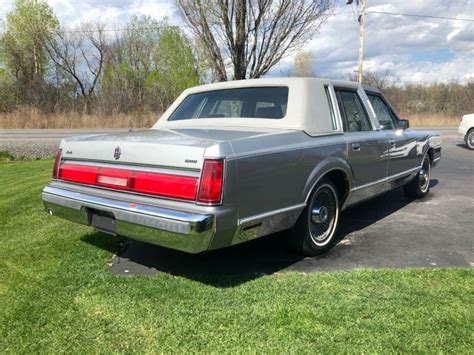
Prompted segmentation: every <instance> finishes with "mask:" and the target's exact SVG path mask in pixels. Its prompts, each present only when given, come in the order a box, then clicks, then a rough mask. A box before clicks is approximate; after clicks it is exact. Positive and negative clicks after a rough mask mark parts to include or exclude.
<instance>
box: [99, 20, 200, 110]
mask: <svg viewBox="0 0 474 355" xmlns="http://www.w3.org/2000/svg"><path fill="white" fill-rule="evenodd" d="M199 82H200V80H199V75H198V70H197V62H196V59H195V57H194V54H193V50H192V48H191V45H190V43H189V41H188V39H187V38H186V36H185V35H184V34H183V33H182V32H181V31H180V30H179V29H177V28H174V27H170V26H169V25H168V23H167V21H166V19H165V20H163V21H160V22H158V21H156V20H155V19H153V18H151V17H149V16H141V17H133V18H132V19H131V20H130V22H129V24H128V26H127V29H126V31H125V33H124V34H123V35H122V36H121V37H118V38H117V39H116V40H115V43H113V44H112V45H111V46H110V50H109V58H108V60H107V61H106V65H105V71H104V77H103V79H102V86H101V103H102V105H103V106H104V107H105V110H106V111H108V112H111V111H117V110H118V111H122V112H134V113H141V112H144V111H149V110H153V111H163V110H165V109H166V108H167V107H168V106H169V105H170V104H171V102H172V101H173V100H174V99H175V98H176V96H177V95H179V94H180V93H181V91H183V90H184V89H186V88H188V87H190V86H195V85H197V84H199Z"/></svg>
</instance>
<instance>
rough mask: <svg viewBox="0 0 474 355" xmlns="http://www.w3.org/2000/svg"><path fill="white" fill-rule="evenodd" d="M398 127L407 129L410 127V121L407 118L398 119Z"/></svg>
mask: <svg viewBox="0 0 474 355" xmlns="http://www.w3.org/2000/svg"><path fill="white" fill-rule="evenodd" d="M398 128H399V129H407V128H410V122H409V121H408V120H406V119H403V120H398Z"/></svg>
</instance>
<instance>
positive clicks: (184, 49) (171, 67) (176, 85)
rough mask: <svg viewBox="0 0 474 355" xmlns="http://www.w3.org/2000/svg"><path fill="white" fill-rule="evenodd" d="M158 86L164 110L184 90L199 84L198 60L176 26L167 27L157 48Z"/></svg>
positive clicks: (155, 58) (155, 56)
mask: <svg viewBox="0 0 474 355" xmlns="http://www.w3.org/2000/svg"><path fill="white" fill-rule="evenodd" d="M154 62H155V65H156V76H155V77H154V78H155V79H156V84H158V85H159V87H160V95H159V96H160V101H161V106H162V107H161V109H162V110H165V109H166V108H167V107H168V106H169V105H170V104H171V103H172V102H173V101H174V100H175V99H176V97H177V96H178V95H179V94H180V93H181V92H182V91H183V90H185V89H187V88H189V87H191V86H196V85H199V84H200V79H199V73H198V69H197V61H196V58H195V56H194V53H193V50H192V48H191V44H190V43H189V40H188V39H187V38H186V36H185V35H184V34H183V33H182V31H180V30H179V29H178V28H176V27H169V26H166V27H164V28H163V30H162V31H161V34H160V39H159V41H158V44H157V46H156V48H155V55H154Z"/></svg>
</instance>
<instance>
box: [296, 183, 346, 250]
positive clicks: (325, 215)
mask: <svg viewBox="0 0 474 355" xmlns="http://www.w3.org/2000/svg"><path fill="white" fill-rule="evenodd" d="M339 209H340V207H339V195H338V191H337V188H336V186H335V185H334V184H333V183H332V181H331V180H329V179H326V178H323V179H321V181H320V182H319V183H318V184H317V185H316V187H315V188H314V190H313V192H312V193H311V195H310V197H309V199H308V204H307V205H306V207H305V209H304V210H303V212H301V215H300V217H299V219H298V221H297V222H296V224H295V226H294V227H293V228H292V229H291V233H290V238H291V241H292V242H293V245H294V247H295V248H296V250H297V251H298V252H299V253H301V254H304V255H307V256H316V255H321V254H323V253H325V252H327V251H328V250H329V249H331V248H332V247H333V246H334V245H335V244H337V239H336V230H337V226H338V224H339ZM316 212H319V213H316ZM316 220H318V221H316Z"/></svg>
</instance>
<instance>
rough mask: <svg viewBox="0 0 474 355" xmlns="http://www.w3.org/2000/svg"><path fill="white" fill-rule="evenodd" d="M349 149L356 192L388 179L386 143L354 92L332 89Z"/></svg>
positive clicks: (355, 91) (385, 138)
mask: <svg viewBox="0 0 474 355" xmlns="http://www.w3.org/2000/svg"><path fill="white" fill-rule="evenodd" d="M334 90H335V92H336V97H337V103H338V107H339V111H340V113H341V117H342V122H343V126H344V136H345V139H346V142H347V146H348V160H349V163H350V165H351V167H352V170H353V174H354V180H355V181H354V187H355V189H364V188H366V187H369V186H371V185H373V184H374V183H375V182H377V181H379V180H383V179H385V178H386V177H387V169H388V154H387V151H388V142H387V136H386V134H385V133H380V131H375V130H374V128H373V127H372V123H371V121H370V119H369V115H368V114H367V111H366V109H365V107H364V105H363V103H362V100H361V98H360V96H359V94H358V92H357V90H355V89H349V88H338V87H335V88H334Z"/></svg>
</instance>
